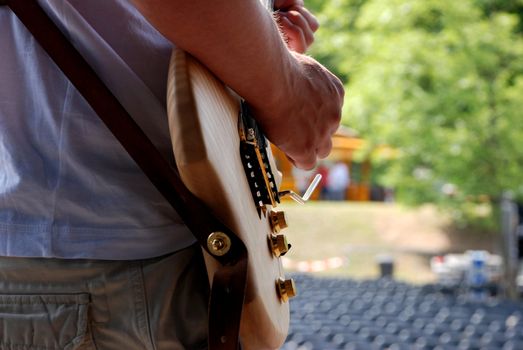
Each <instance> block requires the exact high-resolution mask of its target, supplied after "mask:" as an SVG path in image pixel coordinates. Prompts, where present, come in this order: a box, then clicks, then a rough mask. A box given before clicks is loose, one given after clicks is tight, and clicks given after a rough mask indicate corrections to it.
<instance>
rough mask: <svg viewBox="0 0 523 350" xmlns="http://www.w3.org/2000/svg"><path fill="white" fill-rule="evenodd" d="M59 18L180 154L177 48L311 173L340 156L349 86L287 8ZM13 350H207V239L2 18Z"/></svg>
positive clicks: (0, 299) (2, 232)
mask: <svg viewBox="0 0 523 350" xmlns="http://www.w3.org/2000/svg"><path fill="white" fill-rule="evenodd" d="M39 3H40V4H41V5H42V7H43V8H44V10H45V11H46V12H47V13H48V14H49V16H50V17H51V18H52V19H53V21H54V22H55V23H57V25H58V26H59V27H60V28H61V30H62V31H63V32H64V34H65V35H66V36H67V37H68V38H69V39H70V40H71V42H72V43H73V44H74V45H75V46H76V47H77V49H78V50H79V51H80V52H81V54H82V55H83V56H84V57H85V58H86V59H87V60H88V62H89V63H90V64H91V65H92V66H93V68H94V69H95V71H96V72H97V73H98V74H99V76H100V77H101V78H102V80H104V82H105V83H106V84H107V86H108V87H109V88H110V89H111V91H112V92H113V93H114V94H115V95H116V97H117V98H118V99H119V100H120V102H121V103H122V104H123V105H124V107H125V108H126V109H127V110H128V111H129V113H130V114H131V115H132V116H133V118H134V119H135V120H136V121H137V122H138V123H139V124H140V126H141V127H142V128H143V129H144V131H145V132H146V133H147V134H148V135H149V137H150V138H151V139H152V140H153V141H154V142H155V144H156V145H157V147H158V148H159V149H160V150H161V151H162V152H163V153H164V154H165V155H166V156H167V157H169V156H170V152H171V151H170V140H169V135H168V134H167V133H166V130H167V127H166V113H165V107H164V106H165V83H166V81H165V80H166V72H167V65H168V59H169V55H170V51H171V48H172V43H175V44H176V45H178V46H180V47H181V48H183V49H184V50H186V51H188V52H189V53H191V54H192V55H194V56H195V57H197V58H198V59H199V60H200V61H202V62H203V63H204V64H205V65H206V66H208V67H209V69H211V70H212V71H213V72H214V73H215V74H216V75H217V76H218V77H219V78H220V79H221V80H223V81H224V82H225V83H226V84H228V85H229V86H230V87H231V88H232V89H234V90H235V91H236V92H238V93H239V94H240V95H241V96H243V97H244V98H245V99H246V100H248V101H249V103H250V104H251V106H252V107H253V109H254V112H255V115H256V118H257V120H258V121H259V123H260V124H261V126H262V128H263V129H264V131H265V133H266V135H267V136H268V138H269V139H270V140H271V141H272V142H273V143H275V144H276V145H277V146H278V147H280V148H281V149H282V150H283V151H284V152H285V153H286V154H287V156H288V157H289V158H290V159H291V160H292V161H293V162H294V163H295V164H296V165H297V166H299V167H301V168H305V169H308V168H311V167H313V166H314V164H315V162H316V160H317V158H318V157H325V156H326V155H327V154H328V153H329V151H330V148H331V144H330V136H331V135H332V133H333V132H334V131H335V130H336V128H337V126H338V123H339V118H340V110H341V105H342V100H343V89H342V85H341V83H340V82H339V80H338V79H337V78H336V77H334V76H333V75H332V74H331V73H330V72H328V71H327V70H326V69H325V68H324V67H322V66H321V65H320V64H318V63H317V62H316V61H314V60H313V59H311V58H309V57H307V56H304V55H301V54H299V53H297V52H296V51H304V50H305V49H306V48H307V46H308V45H310V43H311V42H312V40H313V32H314V30H315V29H316V27H317V24H316V22H315V19H314V18H313V17H312V15H310V13H309V12H308V11H307V10H306V9H305V8H304V7H303V3H302V2H301V1H300V0H288V1H286V0H283V1H278V2H276V4H275V6H276V7H277V8H279V9H281V10H282V12H281V14H280V15H279V18H280V26H281V28H282V30H283V31H284V32H285V33H286V35H287V37H288V43H289V46H290V48H291V49H293V50H295V51H290V50H289V49H288V48H287V47H286V44H285V42H284V40H283V39H282V36H281V34H280V31H279V30H278V26H277V25H276V24H275V21H274V19H273V17H272V15H270V14H269V13H268V12H267V11H266V10H265V9H264V7H263V6H262V5H261V4H260V2H258V0H229V1H203V0H191V1H179V0H175V1H166V0H150V1H146V0H136V1H134V2H133V4H131V3H129V2H128V1H126V0H90V1H82V0H49V1H39ZM0 62H1V64H0V79H1V81H2V84H0V169H1V170H0V171H1V173H0V256H1V257H0V324H1V325H2V327H0V349H15V348H16V349H18V348H28V349H31V348H59V349H62V348H63V349H95V348H96V349H99V350H105V349H107V350H112V349H115V350H116V349H129V350H135V349H136V350H138V349H204V348H206V312H207V294H206V293H207V288H208V287H207V281H206V276H205V272H204V267H203V264H202V261H201V256H200V254H199V247H197V246H196V245H195V244H194V242H195V239H194V237H193V236H192V235H191V233H190V232H188V230H187V229H186V228H185V226H184V225H183V223H182V222H181V221H180V219H179V218H178V216H177V215H176V213H174V212H173V210H172V209H171V208H170V207H169V205H168V204H167V203H166V202H165V200H164V199H163V198H162V197H161V195H160V194H159V193H158V192H157V191H156V190H155V189H154V187H153V186H152V185H151V183H150V182H149V181H148V179H147V178H146V177H145V176H144V175H143V174H142V173H141V171H140V170H139V169H138V168H137V166H136V165H135V164H134V163H133V162H132V160H131V159H130V157H129V156H128V155H127V154H126V153H125V151H124V150H123V149H122V148H121V146H120V145H119V144H118V143H117V141H116V140H115V139H114V137H113V136H112V135H111V134H110V133H109V132H108V131H107V129H106V128H105V127H104V126H103V124H102V123H101V122H100V121H99V120H98V117H97V116H96V115H95V114H94V112H93V111H92V110H91V108H90V107H89V106H88V105H87V104H86V102H85V101H84V100H83V98H82V97H81V96H80V95H79V94H78V92H77V91H76V90H75V89H74V88H73V87H72V86H71V84H70V83H69V82H68V81H67V79H66V78H65V77H63V75H62V74H61V72H60V71H59V70H58V69H57V67H56V66H55V65H54V64H53V63H52V62H51V61H50V59H49V58H48V57H47V55H46V54H45V53H44V52H43V51H42V50H41V48H40V47H39V46H38V44H37V43H35V41H34V39H33V38H32V37H31V35H30V34H29V33H28V32H27V31H26V30H25V28H24V26H23V25H22V24H21V23H20V22H19V21H18V20H17V18H16V17H15V16H14V15H13V13H11V12H10V11H9V9H7V8H5V7H2V8H0Z"/></svg>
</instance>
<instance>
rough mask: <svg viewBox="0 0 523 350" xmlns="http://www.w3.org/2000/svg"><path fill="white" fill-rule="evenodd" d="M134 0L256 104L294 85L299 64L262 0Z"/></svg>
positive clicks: (173, 37)
mask: <svg viewBox="0 0 523 350" xmlns="http://www.w3.org/2000/svg"><path fill="white" fill-rule="evenodd" d="M133 1H134V3H135V5H136V7H137V8H138V9H139V10H140V11H141V12H142V14H143V15H144V16H145V17H146V18H147V19H148V20H149V21H150V22H151V23H152V24H153V25H154V26H155V27H156V28H157V29H158V30H159V31H160V32H161V33H162V34H163V35H164V36H165V37H167V38H168V39H169V40H171V41H172V42H173V43H175V44H176V45H177V46H179V47H180V48H182V49H184V50H185V51H187V52H189V53H191V54H192V55H193V56H195V57H196V58H197V59H198V60H200V61H201V62H202V63H203V64H204V65H205V66H207V67H208V68H209V69H210V70H211V71H212V72H213V73H214V74H216V75H217V76H218V77H219V78H220V79H221V80H222V81H223V82H225V83H226V84H227V85H228V86H230V87H231V88H232V89H234V90H235V91H236V92H237V93H239V94H240V95H241V96H242V97H244V98H245V99H247V100H248V101H249V102H250V103H251V104H252V105H253V106H254V107H255V108H256V107H259V105H260V104H263V103H281V102H282V101H284V100H285V97H284V96H283V95H284V94H285V92H286V91H289V90H290V89H292V87H293V86H292V85H293V83H292V77H293V70H296V69H299V68H298V65H297V64H296V62H295V60H294V58H293V57H292V56H291V54H290V53H289V51H288V49H287V48H286V46H285V43H284V41H283V40H282V38H281V35H280V33H279V31H278V28H277V26H276V24H275V23H274V20H273V18H272V15H271V14H270V13H269V12H268V11H267V10H266V9H265V8H264V7H263V5H262V4H261V3H260V1H259V0H228V1H208V0H191V1H187V0H184V1H180V0H174V1H169V0H133ZM253 67H255V69H253ZM275 87H277V88H275Z"/></svg>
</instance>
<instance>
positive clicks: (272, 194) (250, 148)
mask: <svg viewBox="0 0 523 350" xmlns="http://www.w3.org/2000/svg"><path fill="white" fill-rule="evenodd" d="M238 131H239V134H240V155H241V159H242V164H243V169H244V171H245V176H246V177H247V182H248V183H249V188H250V190H251V194H252V199H253V201H254V205H255V206H256V209H257V211H258V216H260V217H261V213H262V212H263V213H264V215H265V213H266V206H267V205H271V206H273V207H274V206H276V205H277V204H276V203H279V202H280V198H279V195H278V188H277V186H276V181H275V178H274V175H273V173H272V169H271V166H270V164H269V153H268V150H267V148H268V147H269V143H268V142H267V139H266V138H265V135H263V133H262V131H261V130H260V128H259V127H258V124H257V123H256V121H255V120H254V118H253V117H252V113H251V111H250V108H249V106H248V105H247V103H246V102H245V101H243V100H242V101H241V105H240V116H239V118H238Z"/></svg>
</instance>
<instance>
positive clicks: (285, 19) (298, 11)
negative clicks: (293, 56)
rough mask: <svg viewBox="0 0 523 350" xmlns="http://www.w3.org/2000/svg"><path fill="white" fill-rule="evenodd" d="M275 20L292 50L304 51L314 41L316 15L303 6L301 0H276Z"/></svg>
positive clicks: (316, 26)
mask: <svg viewBox="0 0 523 350" xmlns="http://www.w3.org/2000/svg"><path fill="white" fill-rule="evenodd" d="M274 9H275V10H277V12H276V21H277V22H278V24H279V25H280V29H281V31H282V33H283V35H284V37H285V40H286V42H287V45H288V46H289V48H290V49H291V50H293V51H296V52H299V53H304V52H305V51H307V49H308V48H309V46H311V45H312V43H313V42H314V32H316V30H318V28H319V24H318V21H317V20H316V17H314V15H312V14H311V13H310V12H309V10H307V9H306V8H305V7H304V4H303V0H276V1H275V2H274Z"/></svg>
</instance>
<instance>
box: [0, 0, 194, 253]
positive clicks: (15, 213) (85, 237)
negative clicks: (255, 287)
mask: <svg viewBox="0 0 523 350" xmlns="http://www.w3.org/2000/svg"><path fill="white" fill-rule="evenodd" d="M39 3H40V4H41V5H42V7H44V9H45V10H46V12H47V13H48V14H49V15H50V17H51V18H52V19H53V20H54V21H55V23H57V24H58V25H59V27H61V29H62V32H64V34H65V35H66V36H67V37H68V38H69V39H70V40H71V42H72V43H73V44H74V45H75V46H76V48H77V49H78V50H79V51H80V53H81V54H82V55H83V56H84V58H85V59H87V61H88V62H89V63H90V64H91V66H92V67H93V68H94V69H95V71H96V72H97V73H98V74H99V76H100V77H101V78H102V80H103V81H104V82H105V83H106V84H107V86H108V87H109V89H111V91H112V92H113V93H114V94H115V96H116V97H117V98H118V99H119V100H120V102H121V103H122V104H123V106H124V107H125V108H126V109H127V111H128V112H129V113H130V114H131V115H132V116H133V118H134V119H135V121H136V122H138V124H139V125H140V126H141V127H142V129H144V131H145V132H146V133H147V135H148V136H149V137H150V138H151V139H152V140H153V142H154V143H155V144H156V146H157V147H158V148H159V149H160V150H161V151H162V153H163V154H165V155H166V157H168V158H170V159H172V155H171V144H170V140H169V135H168V127H167V116H166V109H165V98H166V97H165V94H166V79H167V70H168V61H169V57H170V52H171V49H172V44H171V43H170V42H169V41H167V40H166V39H165V38H164V37H163V36H162V35H160V34H159V33H158V32H157V31H156V30H155V29H154V28H153V27H152V26H151V25H150V24H149V23H148V22H147V21H145V19H144V18H143V17H142V16H141V15H140V14H139V13H138V12H137V11H136V9H134V7H132V5H130V4H129V3H128V1H126V0H89V1H85V0H49V1H39ZM194 242H195V239H194V237H193V236H192V234H191V233H190V232H189V231H188V229H187V228H186V227H185V225H183V223H182V222H181V220H180V219H179V217H178V215H177V214H176V213H175V212H174V210H173V209H172V208H171V207H170V206H169V204H168V203H167V202H166V201H165V200H164V199H163V197H162V196H161V194H160V193H159V192H158V191H157V190H156V189H155V188H154V186H153V185H152V184H151V183H150V181H149V180H148V179H147V177H146V176H145V175H144V174H143V173H142V172H141V171H140V169H139V168H138V167H137V165H135V163H134V162H133V161H132V159H131V158H130V156H129V155H128V154H127V153H126V152H125V150H124V149H123V148H122V146H121V145H120V144H119V143H118V142H117V141H116V139H115V138H114V137H113V135H112V134H111V133H110V132H109V131H108V129H106V127H105V126H104V125H103V124H102V122H101V121H100V120H99V118H98V116H97V115H96V114H95V113H94V112H93V111H92V109H91V108H90V107H89V105H87V103H86V102H85V101H84V99H83V97H82V96H81V95H80V94H79V93H78V92H77V91H76V90H75V88H74V87H73V86H72V85H71V84H70V82H69V81H68V80H67V79H66V78H65V77H64V76H63V74H62V73H61V72H60V71H59V69H58V68H57V67H56V66H55V64H54V63H53V62H52V61H51V60H50V58H49V57H48V56H47V54H46V53H45V52H44V51H43V50H42V49H41V48H40V47H39V44H38V43H37V42H36V41H35V40H34V38H33V37H32V36H31V34H30V33H29V32H28V31H27V30H26V28H25V27H24V26H23V24H22V23H21V22H19V20H18V18H17V17H16V16H15V15H14V14H13V13H12V12H11V11H10V10H9V9H8V8H7V7H5V6H3V7H0V255H2V256H20V257H22V256H24V257H59V258H93V259H116V260H119V259H140V258H148V257H154V256H159V255H162V254H166V253H169V252H172V251H176V250H178V249H182V248H185V247H187V246H188V245H190V244H192V243H194Z"/></svg>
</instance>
